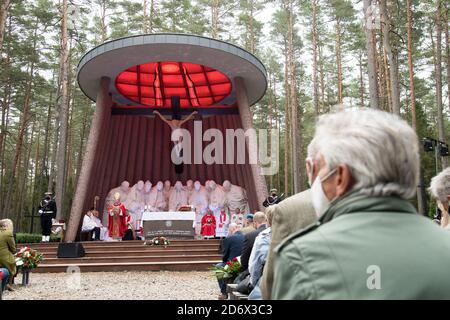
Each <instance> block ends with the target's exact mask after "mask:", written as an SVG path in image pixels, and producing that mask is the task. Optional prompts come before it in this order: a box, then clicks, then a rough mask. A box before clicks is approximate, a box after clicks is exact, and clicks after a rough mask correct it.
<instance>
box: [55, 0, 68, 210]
mask: <svg viewBox="0 0 450 320" xmlns="http://www.w3.org/2000/svg"><path fill="white" fill-rule="evenodd" d="M67 6H68V0H63V4H62V9H61V18H62V20H61V53H60V60H59V65H60V68H61V99H60V104H59V110H60V125H61V127H60V136H59V145H58V156H57V168H58V171H57V175H56V190H55V195H56V206H57V209H58V210H57V219H60V218H61V216H62V214H63V213H64V208H63V199H64V189H65V172H66V170H65V169H66V155H67V150H66V149H67V146H66V143H67V118H68V107H69V101H68V98H69V97H68V66H69V48H68V43H67V42H68V34H67Z"/></svg>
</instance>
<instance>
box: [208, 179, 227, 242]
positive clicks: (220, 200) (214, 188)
mask: <svg viewBox="0 0 450 320" xmlns="http://www.w3.org/2000/svg"><path fill="white" fill-rule="evenodd" d="M207 188H209V189H210V190H211V191H210V193H209V208H210V209H211V211H212V212H213V213H214V218H215V219H216V234H217V232H218V231H219V230H218V226H219V224H218V223H217V221H219V219H220V210H221V209H222V208H224V207H225V202H226V197H225V191H224V190H223V187H222V186H221V185H218V184H216V182H215V181H214V180H210V181H209V183H208V186H207Z"/></svg>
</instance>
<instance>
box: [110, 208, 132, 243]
mask: <svg viewBox="0 0 450 320" xmlns="http://www.w3.org/2000/svg"><path fill="white" fill-rule="evenodd" d="M111 213H112V215H111ZM108 214H109V216H108V233H109V236H110V237H111V238H122V237H123V236H124V234H125V232H126V231H127V229H128V227H127V220H128V217H127V211H126V209H125V206H124V205H123V204H122V203H119V204H116V203H115V204H113V205H112V206H111V207H110V208H109V209H108Z"/></svg>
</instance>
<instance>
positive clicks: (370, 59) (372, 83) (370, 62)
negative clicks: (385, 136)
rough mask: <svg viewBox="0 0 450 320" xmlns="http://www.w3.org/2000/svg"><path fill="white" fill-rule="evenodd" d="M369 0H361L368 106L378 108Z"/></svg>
mask: <svg viewBox="0 0 450 320" xmlns="http://www.w3.org/2000/svg"><path fill="white" fill-rule="evenodd" d="M371 4H372V1H371V0H363V7H364V17H365V28H364V30H365V34H366V50H367V69H368V74H369V97H370V107H371V108H374V109H379V108H380V106H379V105H380V103H379V99H378V77H377V67H376V61H375V41H374V38H373V29H372V28H373V25H372V23H371V21H372V20H371V19H372V18H371V17H370V10H369V8H370V6H371Z"/></svg>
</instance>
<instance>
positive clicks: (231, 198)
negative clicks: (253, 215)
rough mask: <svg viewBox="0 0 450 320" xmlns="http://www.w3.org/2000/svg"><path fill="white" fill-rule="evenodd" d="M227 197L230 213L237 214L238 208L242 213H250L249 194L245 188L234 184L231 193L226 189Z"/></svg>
mask: <svg viewBox="0 0 450 320" xmlns="http://www.w3.org/2000/svg"><path fill="white" fill-rule="evenodd" d="M225 196H226V206H227V207H228V209H229V212H236V208H239V209H240V210H241V212H242V213H249V212H250V208H249V205H248V198H247V192H246V191H245V189H244V188H242V187H239V186H236V185H234V184H232V185H231V187H230V191H226V189H225Z"/></svg>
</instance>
